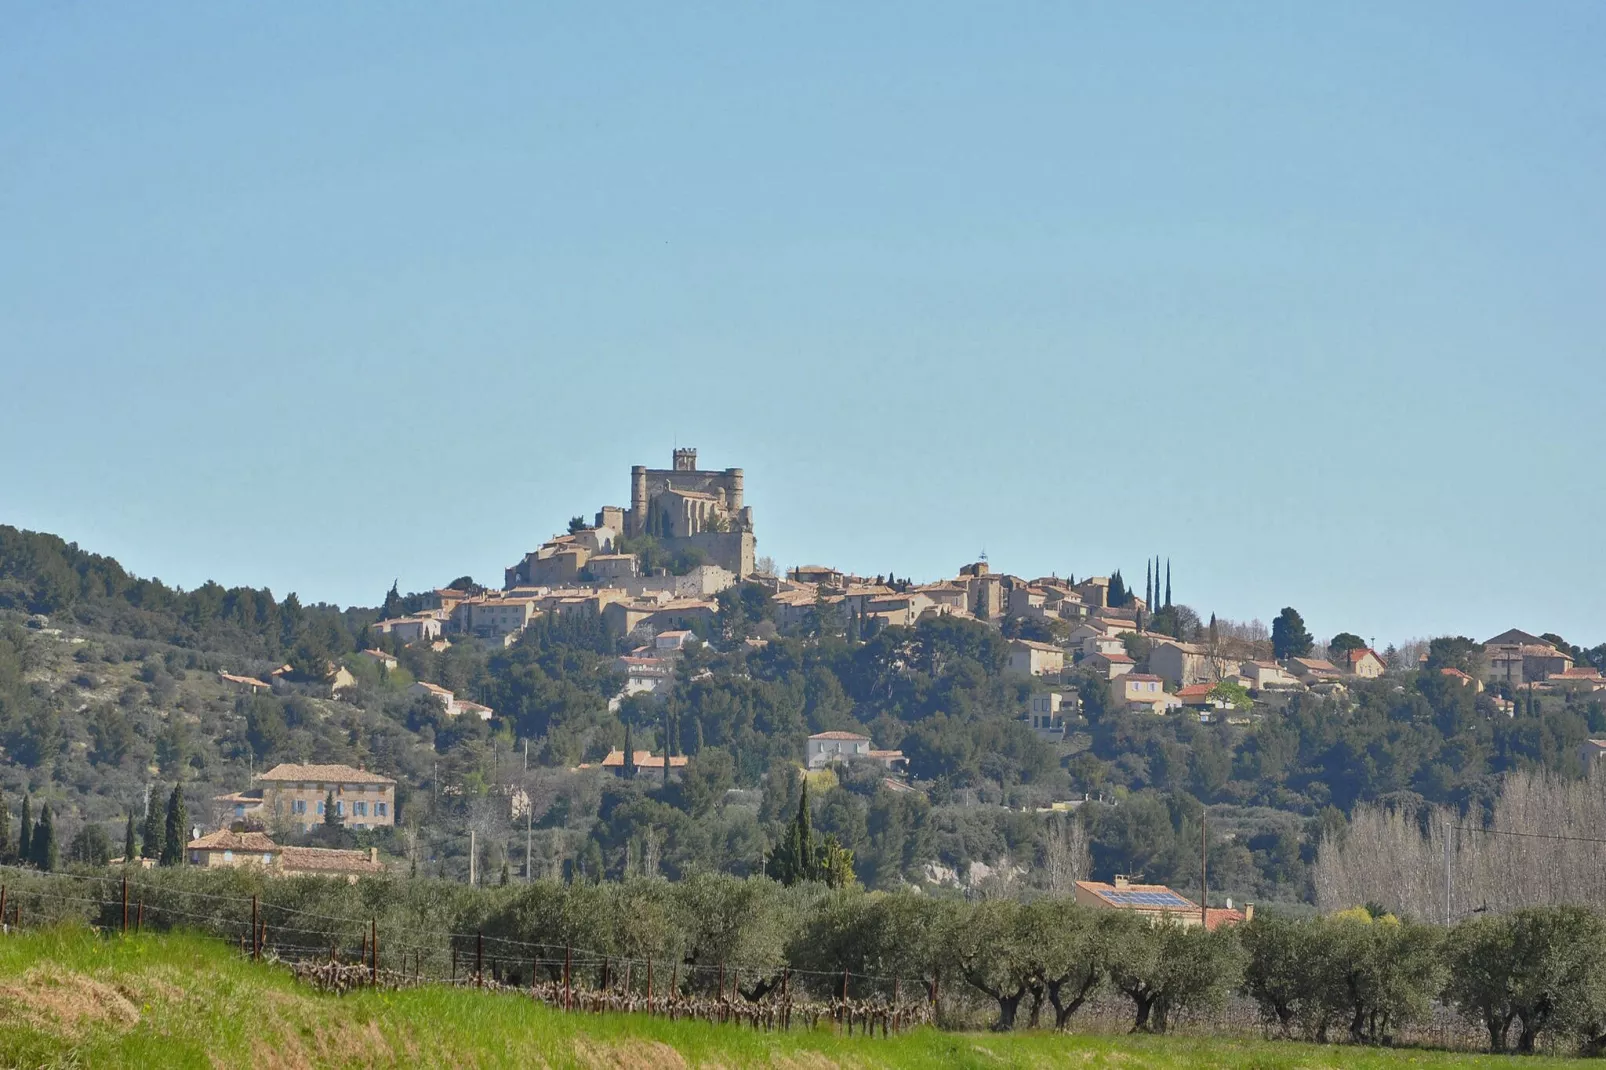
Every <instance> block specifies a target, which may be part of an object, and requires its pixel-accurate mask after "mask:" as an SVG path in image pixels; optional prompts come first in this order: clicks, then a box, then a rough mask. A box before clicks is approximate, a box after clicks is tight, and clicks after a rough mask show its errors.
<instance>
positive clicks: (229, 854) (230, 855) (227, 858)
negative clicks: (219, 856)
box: [223, 851, 234, 862]
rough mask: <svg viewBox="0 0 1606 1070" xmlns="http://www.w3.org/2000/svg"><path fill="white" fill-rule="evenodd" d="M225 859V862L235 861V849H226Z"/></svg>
mask: <svg viewBox="0 0 1606 1070" xmlns="http://www.w3.org/2000/svg"><path fill="white" fill-rule="evenodd" d="M223 861H225V862H232V861H234V852H233V851H224V852H223Z"/></svg>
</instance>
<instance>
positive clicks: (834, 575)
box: [786, 565, 843, 587]
mask: <svg viewBox="0 0 1606 1070" xmlns="http://www.w3.org/2000/svg"><path fill="white" fill-rule="evenodd" d="M786 578H787V579H789V580H791V581H792V582H793V583H807V584H810V585H811V586H815V587H841V586H843V583H842V578H843V577H842V573H841V572H840V571H839V570H837V569H834V568H831V567H829V566H827V565H799V566H797V567H796V568H794V569H792V570H791V571H789V572H788V573H787V574H786Z"/></svg>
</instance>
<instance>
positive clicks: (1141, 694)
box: [1110, 672, 1182, 713]
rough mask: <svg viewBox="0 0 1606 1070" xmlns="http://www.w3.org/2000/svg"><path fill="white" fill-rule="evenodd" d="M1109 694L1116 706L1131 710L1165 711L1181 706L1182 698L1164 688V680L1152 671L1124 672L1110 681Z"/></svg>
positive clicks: (1143, 711) (1145, 711) (1146, 711)
mask: <svg viewBox="0 0 1606 1070" xmlns="http://www.w3.org/2000/svg"><path fill="white" fill-rule="evenodd" d="M1110 695H1111V697H1112V698H1113V699H1114V700H1115V704H1116V705H1117V706H1124V707H1125V708H1126V709H1128V710H1131V711H1133V712H1142V713H1167V712H1169V711H1171V710H1174V709H1179V708H1180V707H1181V706H1182V700H1181V699H1179V698H1177V696H1175V695H1173V694H1171V693H1170V692H1168V691H1167V690H1166V689H1165V681H1164V680H1161V679H1160V678H1159V677H1158V676H1155V675H1153V674H1152V673H1139V672H1132V673H1126V674H1125V675H1123V676H1120V677H1118V678H1116V679H1114V680H1112V681H1110Z"/></svg>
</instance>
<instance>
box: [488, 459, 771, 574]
mask: <svg viewBox="0 0 1606 1070" xmlns="http://www.w3.org/2000/svg"><path fill="white" fill-rule="evenodd" d="M646 536H650V537H651V538H652V539H653V540H654V541H656V542H657V543H658V545H659V546H661V547H662V548H664V549H665V550H668V551H670V552H674V551H677V550H695V551H697V552H698V553H699V554H701V555H702V557H703V559H704V560H705V561H706V562H707V563H708V564H710V565H717V566H719V567H720V568H722V569H725V570H727V571H728V572H730V573H731V574H732V575H733V576H734V577H735V578H736V579H738V580H741V579H745V578H747V577H748V576H751V575H752V574H753V571H754V568H755V562H756V547H757V539H756V538H755V537H754V535H753V510H752V508H751V507H750V506H748V505H745V504H743V501H742V470H741V469H740V468H726V469H724V470H723V471H718V472H714V471H704V470H702V469H699V468H698V467H697V451H696V450H695V449H689V448H685V447H682V448H678V449H676V450H675V452H674V457H673V460H672V467H670V468H648V467H646V466H645V465H639V464H638V465H636V466H634V467H632V468H631V469H630V507H629V508H628V509H627V508H621V507H619V506H617V505H605V506H603V507H602V508H601V509H600V510H598V512H597V516H596V522H595V524H594V525H593V526H592V527H590V528H588V529H585V530H583V531H575V532H571V533H570V534H568V535H564V536H559V537H558V538H556V539H553V540H552V541H551V542H548V543H547V544H546V545H544V546H542V547H541V548H540V549H539V550H535V551H532V552H531V553H529V554H527V555H526V556H525V558H524V560H523V561H521V562H519V564H517V565H514V566H513V567H512V568H510V569H508V570H507V586H508V587H509V588H512V587H516V586H519V585H524V584H552V583H569V582H579V581H581V580H585V579H588V578H589V579H598V578H607V577H609V576H613V575H615V574H616V573H615V571H614V570H621V569H622V570H623V572H624V574H627V575H628V576H632V577H633V576H634V575H635V570H634V563H633V562H631V561H626V560H620V558H621V556H622V555H620V553H619V551H620V550H621V549H625V548H628V541H629V540H632V539H640V538H643V537H646ZM621 540H624V541H625V543H626V545H625V546H623V547H622V546H621V545H620V542H621Z"/></svg>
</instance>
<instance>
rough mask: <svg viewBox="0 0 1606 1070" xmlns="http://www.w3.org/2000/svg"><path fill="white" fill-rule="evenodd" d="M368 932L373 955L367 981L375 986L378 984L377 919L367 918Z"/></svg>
mask: <svg viewBox="0 0 1606 1070" xmlns="http://www.w3.org/2000/svg"><path fill="white" fill-rule="evenodd" d="M368 931H369V934H370V935H371V936H372V937H373V940H372V941H371V943H372V945H373V955H374V960H373V966H372V968H371V969H370V970H369V980H370V982H371V983H372V984H375V985H377V984H379V919H378V918H369V919H368Z"/></svg>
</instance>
